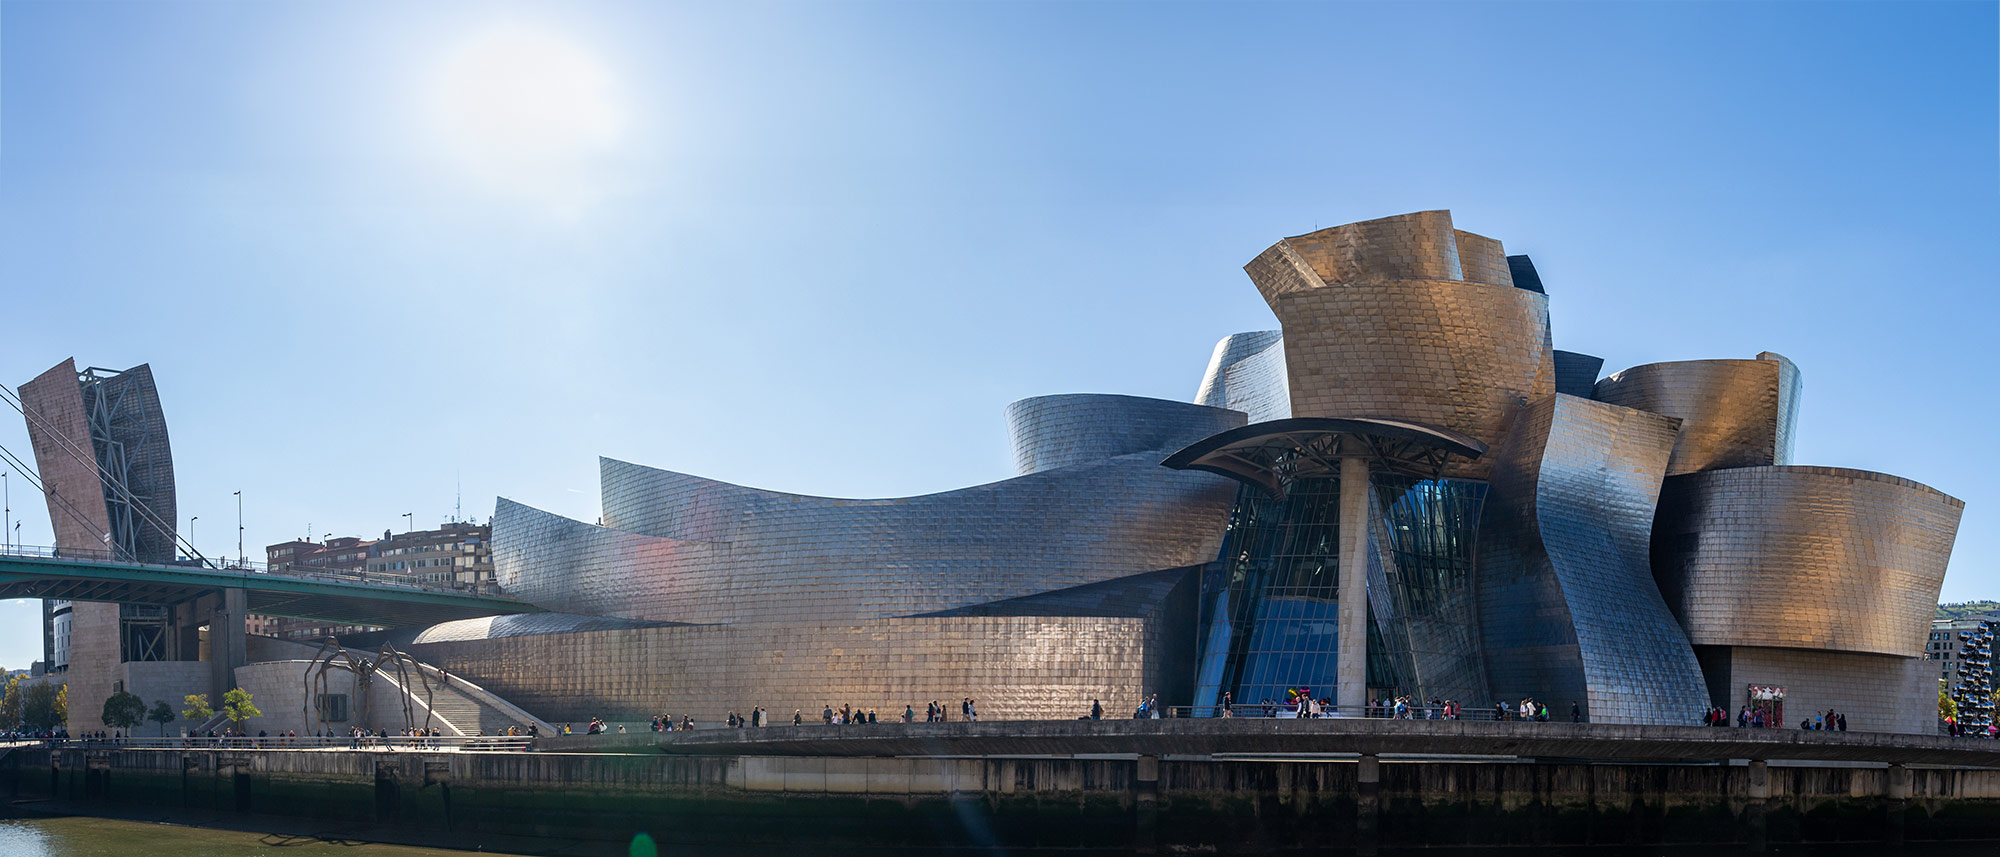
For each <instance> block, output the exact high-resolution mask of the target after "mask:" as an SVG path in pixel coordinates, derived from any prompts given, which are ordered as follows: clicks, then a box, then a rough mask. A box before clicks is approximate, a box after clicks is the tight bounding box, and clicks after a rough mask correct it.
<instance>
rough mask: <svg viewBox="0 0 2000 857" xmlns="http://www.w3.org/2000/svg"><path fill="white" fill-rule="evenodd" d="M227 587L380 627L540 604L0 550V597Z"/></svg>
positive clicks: (172, 599)
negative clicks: (11, 553)
mask: <svg viewBox="0 0 2000 857" xmlns="http://www.w3.org/2000/svg"><path fill="white" fill-rule="evenodd" d="M224 589H242V590H244V591H245V592H246V593H247V594H248V595H249V610H250V612H252V613H259V614H262V615H265V616H283V617H287V618H294V619H312V620H318V621H324V622H334V623H338V624H342V625H373V626H377V627H382V628H408V627H416V626H424V625H434V624H437V623H439V622H449V621H451V620H454V619H471V618H476V617H480V616H503V615H508V614H514V613H540V612H542V609H541V608H539V607H536V606H534V605H532V604H529V603H527V602H525V601H521V600H519V599H516V598H511V597H508V596H504V595H480V594H476V593H470V592H456V591H439V590H429V589H420V588H417V587H408V588H405V587H399V586H387V585H381V584H370V583H362V582H358V581H340V580H326V579H315V578H310V577H294V576H290V575H287V574H284V573H277V574H272V573H267V572H260V571H253V570H248V569H212V568H195V567H186V568H183V567H178V566H157V565H138V564H127V563H120V562H112V561H108V560H97V559H67V558H50V557H22V556H0V599H9V598H50V599H66V600H70V601H108V602H112V603H116V604H148V605H162V606H165V605H174V604H180V603H183V602H186V601H191V600H193V599H195V598H199V597H201V596H202V595H206V594H209V593H213V592H218V591H220V590H224Z"/></svg>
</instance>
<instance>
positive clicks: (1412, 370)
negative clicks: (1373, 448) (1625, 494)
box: [1244, 211, 1555, 478]
mask: <svg viewBox="0 0 2000 857" xmlns="http://www.w3.org/2000/svg"><path fill="white" fill-rule="evenodd" d="M1244 272H1245V273H1247V274H1249V275H1250V279H1251V280H1252V281H1253V282H1255V283H1256V284H1257V290H1258V291H1259V292H1260V293H1262V294H1263V295H1264V300H1265V301H1266V302H1267V303H1269V304H1270V305H1271V310H1272V312H1274V313H1276V314H1277V316H1278V320H1279V322H1281V323H1282V324H1283V326H1284V346H1285V366H1286V371H1287V373H1288V375H1289V379H1288V380H1289V385H1290V391H1291V392H1290V398H1291V405H1292V414H1293V415H1294V416H1305V417H1362V416H1374V417H1394V418H1396V419H1401V420H1409V421H1413V422H1420V423H1427V424H1430V425H1436V426H1442V427H1444V428H1448V429H1452V430H1455V431H1459V432H1463V433H1465V434H1467V435H1471V436H1472V437H1474V438H1476V439H1478V440H1479V441H1480V442H1482V443H1485V444H1488V445H1489V446H1490V445H1493V444H1496V443H1497V442H1498V441H1499V440H1500V439H1501V438H1502V437H1503V436H1504V435H1505V434H1506V433H1507V426H1508V424H1509V422H1510V421H1511V420H1512V418H1513V416H1514V414H1515V413H1516V412H1517V411H1518V410H1519V409H1520V406H1521V403H1522V402H1523V401H1532V400H1535V399H1539V398H1542V397H1545V396H1548V395H1551V394H1553V393H1554V392H1555V357H1554V351H1555V349H1554V348H1553V347H1552V346H1551V344H1550V339H1549V305H1548V295H1546V294H1543V293H1541V292H1537V291H1531V290H1528V289H1522V288H1516V287H1515V286H1514V282H1513V275H1512V273H1511V270H1510V267H1509V263H1508V261H1507V256H1506V254H1505V251H1504V250H1502V249H1501V246H1500V242H1498V241H1494V240H1492V239H1489V238H1485V237H1483V236H1478V235H1473V234H1471V233H1468V232H1462V231H1459V230H1456V229H1453V228H1452V224H1451V213H1450V212H1447V211H1424V212H1417V213H1415V214H1407V215H1401V216H1398V217H1390V218H1383V219H1380V220H1370V221H1365V222H1362V223H1354V224H1348V225H1346V226H1336V227H1333V228H1331V229H1322V230H1320V231H1318V232H1314V233H1311V234H1309V235H1301V236H1297V237H1293V238H1287V239H1285V240H1283V241H1280V242H1278V243H1277V244H1274V245H1272V246H1271V248H1270V249H1268V250H1265V251H1264V252H1263V253H1262V254H1259V255H1258V256H1257V258H1256V259H1253V260H1251V262H1250V263H1249V264H1248V265H1245V266H1244ZM1488 468H1489V464H1488V463H1487V462H1486V461H1483V460H1479V461H1470V462H1462V463H1461V464H1460V466H1459V467H1458V469H1456V470H1455V471H1454V472H1453V473H1451V474H1450V475H1453V476H1459V477H1471V478H1477V477H1482V476H1484V475H1485V473H1486V471H1487V469H1488Z"/></svg>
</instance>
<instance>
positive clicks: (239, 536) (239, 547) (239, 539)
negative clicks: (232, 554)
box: [236, 491, 250, 566]
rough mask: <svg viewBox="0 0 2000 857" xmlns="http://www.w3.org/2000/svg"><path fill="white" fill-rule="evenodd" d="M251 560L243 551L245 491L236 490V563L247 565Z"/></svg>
mask: <svg viewBox="0 0 2000 857" xmlns="http://www.w3.org/2000/svg"><path fill="white" fill-rule="evenodd" d="M249 561H250V559H249V557H248V556H247V555H245V554H244V553H243V492H241V491H238V492H236V564H237V565H238V566H241V565H245V564H247V563H248V562H249Z"/></svg>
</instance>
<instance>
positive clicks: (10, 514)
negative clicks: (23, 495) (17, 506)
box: [0, 470, 14, 548]
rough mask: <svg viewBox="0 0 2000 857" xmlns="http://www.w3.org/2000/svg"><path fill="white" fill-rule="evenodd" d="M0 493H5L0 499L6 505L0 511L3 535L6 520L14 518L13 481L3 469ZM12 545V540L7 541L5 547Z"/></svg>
mask: <svg viewBox="0 0 2000 857" xmlns="http://www.w3.org/2000/svg"><path fill="white" fill-rule="evenodd" d="M0 495H5V497H4V500H0V503H4V505H5V506H6V509H5V511H4V512H0V516H4V517H0V535H5V533H6V530H7V524H8V522H10V521H12V520H14V483H12V482H10V481H8V480H7V471H4V470H0ZM13 546H14V543H13V542H8V543H7V547H10V548H11V547H13Z"/></svg>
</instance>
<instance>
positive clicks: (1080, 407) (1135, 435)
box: [1007, 393, 1248, 476]
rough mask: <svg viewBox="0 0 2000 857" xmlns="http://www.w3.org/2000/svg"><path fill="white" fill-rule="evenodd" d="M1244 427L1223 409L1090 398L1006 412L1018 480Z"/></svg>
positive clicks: (1027, 404) (1032, 401)
mask: <svg viewBox="0 0 2000 857" xmlns="http://www.w3.org/2000/svg"><path fill="white" fill-rule="evenodd" d="M1247 421H1248V420H1247V418H1246V417H1245V416H1244V414H1243V413H1241V412H1239V411H1232V410H1227V409H1224V408H1213V407H1205V406H1203V405H1191V404H1188V403H1186V402H1175V401H1170V400H1167V399H1147V398H1141V397H1139V396H1115V395H1105V394H1094V393H1078V394H1070V395H1062V396H1036V397H1034V398H1029V399H1022V400H1020V401H1018V402H1015V403H1013V404H1010V405H1008V406H1007V430H1008V435H1009V437H1010V438H1011V439H1012V441H1013V447H1014V474H1015V475H1016V476H1026V475H1028V474H1030V473H1040V472H1041V471H1044V470H1053V469H1055V468H1058V467H1068V466H1070V465H1072V464H1085V463H1088V462H1092V461H1100V460H1103V459H1106V458H1114V457H1117V456H1120V455H1130V454H1132V453H1135V452H1145V451H1146V450H1149V449H1179V448H1181V447H1183V446H1186V445H1188V444H1190V443H1193V442H1195V441H1197V440H1200V439H1202V438H1204V437H1207V436H1209V435H1211V434H1215V433H1216V432H1220V431H1227V430H1229V429H1232V428H1236V427H1237V426H1241V425H1243V424H1244V423H1245V422H1247Z"/></svg>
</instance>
